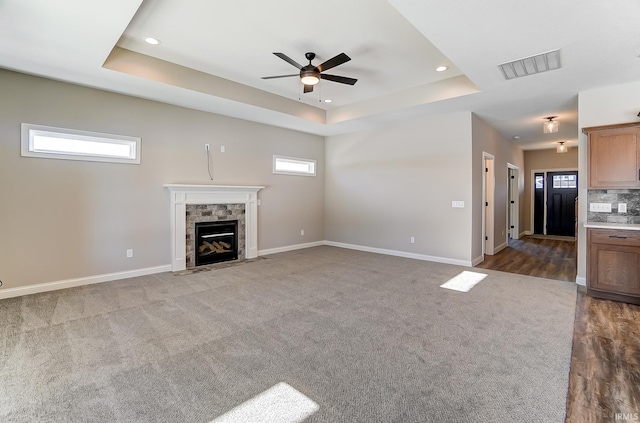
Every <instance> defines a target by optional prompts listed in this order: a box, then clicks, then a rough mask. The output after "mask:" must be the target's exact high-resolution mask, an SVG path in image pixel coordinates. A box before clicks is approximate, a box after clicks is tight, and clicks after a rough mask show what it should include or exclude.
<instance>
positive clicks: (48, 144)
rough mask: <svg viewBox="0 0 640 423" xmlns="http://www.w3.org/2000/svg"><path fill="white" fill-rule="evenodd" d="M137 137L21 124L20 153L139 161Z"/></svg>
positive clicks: (33, 155) (43, 156) (139, 140)
mask: <svg viewBox="0 0 640 423" xmlns="http://www.w3.org/2000/svg"><path fill="white" fill-rule="evenodd" d="M141 143H142V140H141V138H139V137H129V136H125V135H111V134H102V133H99V132H89V131H80V130H76V129H65V128H54V127H51V126H42V125H32V124H30V123H23V124H22V140H21V144H22V156H24V157H40V158H49V159H63V160H85V161H95V162H112V163H129V164H140V147H141Z"/></svg>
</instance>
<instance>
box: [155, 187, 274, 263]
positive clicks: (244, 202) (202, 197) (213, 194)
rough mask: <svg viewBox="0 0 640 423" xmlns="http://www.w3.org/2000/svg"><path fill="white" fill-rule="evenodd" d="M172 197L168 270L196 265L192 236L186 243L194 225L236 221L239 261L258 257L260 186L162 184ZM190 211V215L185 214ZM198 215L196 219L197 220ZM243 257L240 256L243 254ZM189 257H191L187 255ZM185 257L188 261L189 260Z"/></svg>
mask: <svg viewBox="0 0 640 423" xmlns="http://www.w3.org/2000/svg"><path fill="white" fill-rule="evenodd" d="M165 188H167V189H168V190H169V192H170V194H171V269H172V271H174V272H177V271H180V270H184V269H186V268H187V267H192V266H193V265H194V264H195V259H194V256H193V255H194V252H193V246H191V247H188V243H192V242H193V237H194V234H191V239H189V240H187V237H188V234H190V232H191V230H193V228H191V230H189V229H188V227H189V226H193V225H195V222H196V221H197V222H200V221H204V222H211V221H218V220H235V219H237V220H238V232H239V237H243V238H242V239H240V238H239V239H238V244H239V250H238V259H239V260H242V259H245V258H246V259H250V258H254V257H257V256H258V211H257V206H258V204H257V203H258V199H257V196H258V191H259V190H261V189H263V188H264V187H262V186H230V185H181V184H168V185H165ZM187 211H189V214H187ZM198 215H199V217H198ZM241 250H243V251H244V254H242V251H241ZM189 254H190V255H189ZM188 257H190V258H191V259H190V260H188Z"/></svg>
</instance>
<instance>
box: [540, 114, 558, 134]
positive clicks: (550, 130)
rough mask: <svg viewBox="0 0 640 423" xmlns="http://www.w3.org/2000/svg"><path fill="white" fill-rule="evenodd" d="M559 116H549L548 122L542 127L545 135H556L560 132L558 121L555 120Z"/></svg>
mask: <svg viewBox="0 0 640 423" xmlns="http://www.w3.org/2000/svg"><path fill="white" fill-rule="evenodd" d="M557 117H558V116H547V117H546V118H544V119H547V121H546V122H545V123H544V124H543V125H542V132H544V133H545V134H555V133H556V132H558V121H557V120H554V119H555V118H557Z"/></svg>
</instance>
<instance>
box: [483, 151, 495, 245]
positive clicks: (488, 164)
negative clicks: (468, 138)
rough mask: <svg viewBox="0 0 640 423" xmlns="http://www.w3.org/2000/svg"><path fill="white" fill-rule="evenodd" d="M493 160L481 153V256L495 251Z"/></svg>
mask: <svg viewBox="0 0 640 423" xmlns="http://www.w3.org/2000/svg"><path fill="white" fill-rule="evenodd" d="M495 159H496V158H495V156H494V155H493V154H489V153H487V152H485V151H483V152H482V237H483V240H482V254H483V255H484V254H488V255H490V256H492V255H493V254H494V251H495V248H494V239H493V238H494V207H495V205H494V203H495V185H496V179H495V168H494V166H495ZM485 169H486V170H485ZM487 181H488V183H487Z"/></svg>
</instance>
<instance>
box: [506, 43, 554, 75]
mask: <svg viewBox="0 0 640 423" xmlns="http://www.w3.org/2000/svg"><path fill="white" fill-rule="evenodd" d="M498 67H499V68H500V70H501V71H502V74H503V75H504V77H505V78H506V79H513V78H520V77H521V76H528V75H534V74H536V73H541V72H546V71H550V70H554V69H560V50H553V51H548V52H546V53H541V54H536V55H535V56H530V57H525V58H522V59H518V60H514V61H513V62H507V63H503V64H501V65H498Z"/></svg>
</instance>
